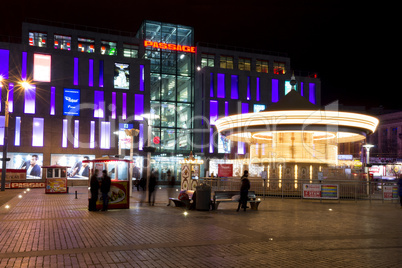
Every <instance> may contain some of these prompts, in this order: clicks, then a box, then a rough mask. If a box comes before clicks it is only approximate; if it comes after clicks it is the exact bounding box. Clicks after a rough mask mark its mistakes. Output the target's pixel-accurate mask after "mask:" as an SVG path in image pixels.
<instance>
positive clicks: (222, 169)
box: [218, 164, 233, 178]
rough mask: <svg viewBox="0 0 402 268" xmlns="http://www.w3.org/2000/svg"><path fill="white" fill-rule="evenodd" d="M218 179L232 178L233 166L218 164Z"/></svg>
mask: <svg viewBox="0 0 402 268" xmlns="http://www.w3.org/2000/svg"><path fill="white" fill-rule="evenodd" d="M218 177H224V178H227V177H233V164H218Z"/></svg>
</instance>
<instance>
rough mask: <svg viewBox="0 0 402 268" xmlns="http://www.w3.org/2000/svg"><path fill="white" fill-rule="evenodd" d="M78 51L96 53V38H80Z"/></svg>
mask: <svg viewBox="0 0 402 268" xmlns="http://www.w3.org/2000/svg"><path fill="white" fill-rule="evenodd" d="M78 51H79V52H87V53H94V52H95V40H94V39H90V38H81V37H79V38H78Z"/></svg>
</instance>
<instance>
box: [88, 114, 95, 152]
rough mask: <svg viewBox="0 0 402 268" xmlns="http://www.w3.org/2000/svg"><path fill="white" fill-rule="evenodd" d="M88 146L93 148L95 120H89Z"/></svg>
mask: <svg viewBox="0 0 402 268" xmlns="http://www.w3.org/2000/svg"><path fill="white" fill-rule="evenodd" d="M89 148H91V149H94V148H95V121H91V126H90V134H89Z"/></svg>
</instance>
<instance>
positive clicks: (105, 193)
mask: <svg viewBox="0 0 402 268" xmlns="http://www.w3.org/2000/svg"><path fill="white" fill-rule="evenodd" d="M102 173H103V176H102V183H101V192H102V200H103V207H102V211H107V207H108V204H109V191H110V185H111V184H112V180H111V178H110V177H109V176H108V175H107V171H106V170H103V171H102Z"/></svg>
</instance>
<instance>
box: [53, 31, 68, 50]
mask: <svg viewBox="0 0 402 268" xmlns="http://www.w3.org/2000/svg"><path fill="white" fill-rule="evenodd" d="M54 49H60V50H71V36H66V35H60V34H55V35H54Z"/></svg>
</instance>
